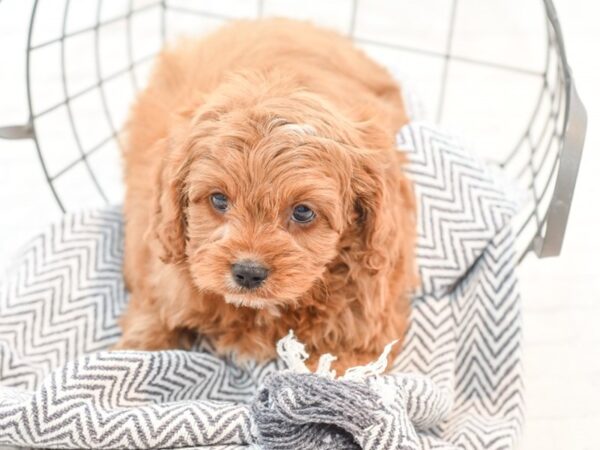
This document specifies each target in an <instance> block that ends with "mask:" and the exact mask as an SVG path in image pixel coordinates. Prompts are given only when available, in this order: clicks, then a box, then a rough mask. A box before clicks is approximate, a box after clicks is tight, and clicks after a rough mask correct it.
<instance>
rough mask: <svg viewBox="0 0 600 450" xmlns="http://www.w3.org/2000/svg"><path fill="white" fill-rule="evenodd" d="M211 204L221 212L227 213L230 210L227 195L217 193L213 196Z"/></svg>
mask: <svg viewBox="0 0 600 450" xmlns="http://www.w3.org/2000/svg"><path fill="white" fill-rule="evenodd" d="M210 203H211V204H212V205H213V208H215V209H216V210H217V211H219V212H225V211H227V209H229V199H228V198H227V197H226V196H225V194H221V193H220V192H217V193H216V194H211V196H210Z"/></svg>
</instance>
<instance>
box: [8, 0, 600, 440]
mask: <svg viewBox="0 0 600 450" xmlns="http://www.w3.org/2000/svg"><path fill="white" fill-rule="evenodd" d="M282 1H283V0H282ZM286 1H287V0H286ZM465 1H470V0H465ZM522 1H523V3H525V0H522ZM531 1H535V0H527V2H531ZM555 2H556V3H557V5H556V6H557V10H558V14H559V17H560V18H561V22H562V26H563V32H564V34H565V39H566V43H567V53H568V56H569V61H570V63H571V66H572V69H573V72H574V75H575V79H576V81H577V86H578V88H579V92H580V95H581V97H582V99H583V101H584V103H585V104H586V107H587V110H588V115H589V125H588V139H587V143H586V148H585V151H584V156H583V162H582V164H581V170H580V175H579V181H578V185H577V190H576V194H575V199H574V203H573V207H572V212H571V218H570V222H569V228H568V231H567V236H566V239H565V243H564V248H563V253H562V255H561V257H560V258H557V259H551V260H543V261H540V260H537V259H535V258H533V257H530V258H528V259H527V260H526V261H525V262H524V263H523V264H522V266H521V270H520V277H521V289H522V296H523V304H524V329H525V369H526V380H525V382H526V388H527V393H526V401H527V424H526V431H525V436H524V439H523V443H522V448H524V449H528V450H533V449H542V448H543V449H557V450H563V449H574V450H580V449H581V450H583V449H589V450H592V449H599V448H600V433H598V429H600V350H599V347H600V326H598V321H599V319H600V263H599V262H598V261H599V259H598V253H599V252H600V201H599V200H598V198H599V197H600V179H599V175H598V174H599V173H600V151H599V148H600V84H599V82H598V80H599V79H600V60H599V59H598V57H597V54H598V46H599V45H600V27H599V26H598V16H599V14H600V6H598V5H596V4H595V3H593V2H590V1H589V0H555ZM29 8H30V1H22V0H5V1H3V2H1V3H0V54H1V55H2V63H0V64H1V65H0V125H4V124H14V123H21V122H25V120H26V115H27V109H26V104H25V101H26V97H25V86H24V83H23V80H24V77H25V72H24V64H23V63H24V49H25V41H24V38H25V31H26V29H27V20H28V17H27V15H28V11H29ZM506 38H507V39H510V36H509V37H506ZM0 205H2V206H3V209H2V211H3V212H0V265H2V264H3V263H5V262H6V261H8V260H9V259H10V255H11V254H13V253H14V251H15V250H16V249H17V248H18V246H19V245H21V244H22V243H23V242H24V241H25V240H26V239H27V238H28V237H29V236H31V235H32V234H33V233H34V232H35V231H37V230H38V229H39V228H40V227H42V226H43V225H44V224H45V223H47V222H49V221H51V220H53V219H55V218H57V217H58V215H59V213H58V209H57V208H56V206H55V204H54V203H53V199H52V197H51V195H50V193H49V190H48V188H47V187H46V186H45V181H44V178H43V173H42V171H41V168H40V166H39V162H38V160H37V156H36V154H35V149H34V147H33V146H32V145H31V143H30V142H27V141H1V140H0Z"/></svg>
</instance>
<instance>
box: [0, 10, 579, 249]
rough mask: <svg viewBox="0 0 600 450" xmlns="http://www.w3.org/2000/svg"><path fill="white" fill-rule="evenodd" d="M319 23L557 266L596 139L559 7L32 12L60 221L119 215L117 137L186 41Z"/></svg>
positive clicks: (31, 52)
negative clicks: (400, 88)
mask: <svg viewBox="0 0 600 450" xmlns="http://www.w3.org/2000/svg"><path fill="white" fill-rule="evenodd" d="M272 15H277V16H289V17H296V18H301V19H309V20H312V21H314V22H316V23H320V24H322V25H325V26H328V27H331V28H335V29H337V30H339V31H341V32H342V33H345V34H347V35H348V36H350V37H352V38H353V39H354V41H355V42H356V43H357V45H359V46H361V47H362V48H364V49H365V50H366V51H367V53H369V54H370V55H371V56H372V57H374V58H375V59H377V60H379V61H380V62H382V63H383V64H384V65H386V66H388V67H389V68H390V69H391V70H392V72H393V73H395V74H397V75H398V76H399V78H400V79H401V80H402V82H403V83H404V84H405V86H410V87H409V88H407V89H408V91H409V92H411V93H413V94H415V96H416V97H419V98H420V99H421V105H422V107H421V108H419V110H420V113H418V114H417V115H419V116H420V117H421V118H424V119H428V120H434V121H436V122H438V123H441V124H442V125H444V126H446V127H447V128H451V129H452V130H455V131H457V132H459V133H462V134H463V135H464V136H469V137H470V140H471V141H472V142H471V143H472V147H473V148H475V149H482V151H484V153H483V155H482V156H483V157H484V158H485V159H486V160H488V161H489V162H490V164H491V165H492V166H493V167H496V168H498V169H499V170H498V172H499V174H501V177H502V178H503V179H505V180H506V186H507V189H510V190H512V191H513V193H514V194H516V196H517V198H519V199H520V208H519V211H520V212H519V214H518V216H517V217H516V219H515V223H514V228H515V230H516V233H517V235H518V239H517V242H518V245H519V248H518V249H517V252H518V255H519V257H520V258H523V257H524V256H525V255H526V254H527V253H528V252H529V251H530V250H534V251H535V253H536V254H537V255H538V256H540V257H545V256H553V255H558V254H559V253H560V248H561V244H562V240H563V237H564V233H565V228H566V223H567V217H568V213H569V207H570V204H571V199H572V196H573V191H574V187H575V181H576V177H577V170H578V166H579V162H580V158H581V152H582V148H583V141H584V137H585V131H586V114H585V110H584V108H583V105H582V103H581V101H580V99H579V97H578V95H577V92H576V90H575V85H574V83H573V78H572V75H571V72H570V70H569V67H568V65H567V60H566V54H565V48H564V44H563V39H562V35H561V30H560V25H559V22H558V19H557V17H556V13H555V10H554V7H553V4H552V2H551V0H495V1H488V2H481V1H480V0H419V1H418V2H414V1H409V0H399V1H395V2H390V1H387V0H369V1H367V0H329V1H327V2H320V1H317V0H313V1H311V2H304V1H300V0H220V1H212V2H200V1H193V0H187V1H186V0H162V1H134V0H129V1H124V0H123V1H118V2H117V1H115V0H104V1H103V0H77V1H75V0H35V1H34V4H33V10H32V13H31V21H30V28H29V34H28V42H27V93H28V101H29V121H28V123H27V124H25V125H22V126H8V127H2V128H0V137H4V138H9V139H10V138H12V139H23V138H27V139H32V140H33V141H34V143H35V146H36V149H37V152H38V155H39V159H40V162H41V164H42V167H43V170H44V174H45V176H46V179H47V182H48V186H49V188H50V189H51V191H52V193H53V195H54V198H55V199H56V203H57V205H58V207H60V208H61V209H62V210H63V211H66V210H71V209H75V208H81V207H91V206H95V205H101V204H105V203H119V202H121V201H122V196H123V186H122V180H121V160H120V150H119V146H120V141H121V140H122V139H121V129H122V127H123V125H124V121H125V120H126V116H127V112H128V108H129V106H130V104H131V102H132V100H133V98H134V97H135V94H136V92H137V91H138V90H139V89H140V88H142V87H143V86H144V83H145V80H146V79H147V77H148V73H149V70H150V68H151V65H152V60H153V58H154V56H155V55H156V54H157V52H158V51H159V50H160V48H162V46H163V45H164V44H165V42H167V41H170V40H171V39H173V38H174V37H175V36H177V35H180V34H182V33H185V34H193V35H201V34H203V33H206V32H208V31H211V30H213V29H215V28H217V27H218V26H220V25H221V24H223V23H224V22H226V21H228V20H232V19H240V18H256V17H264V16H272Z"/></svg>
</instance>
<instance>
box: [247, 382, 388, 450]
mask: <svg viewBox="0 0 600 450" xmlns="http://www.w3.org/2000/svg"><path fill="white" fill-rule="evenodd" d="M379 406H380V405H379V397H378V395H377V394H376V393H375V392H373V390H372V389H370V388H369V387H368V386H367V385H366V384H364V383H355V382H351V381H336V380H331V379H327V378H324V377H321V376H318V375H314V374H296V373H292V372H287V371H286V372H281V373H273V374H271V375H269V376H268V377H267V378H266V380H265V383H264V385H263V386H262V388H261V389H260V390H259V391H258V393H257V395H256V397H255V399H254V402H253V403H252V407H251V413H252V415H253V419H254V423H255V426H256V432H257V441H258V443H259V445H261V446H262V447H263V448H264V449H265V450H267V449H273V450H285V449H291V448H294V449H299V450H301V449H315V450H321V449H353V448H359V446H358V443H357V442H356V440H355V438H354V436H359V435H360V434H361V433H362V431H363V430H364V429H366V428H368V427H370V426H371V425H373V423H374V422H375V420H376V419H375V414H376V411H377V410H378V409H379Z"/></svg>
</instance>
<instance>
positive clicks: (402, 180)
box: [353, 149, 416, 276]
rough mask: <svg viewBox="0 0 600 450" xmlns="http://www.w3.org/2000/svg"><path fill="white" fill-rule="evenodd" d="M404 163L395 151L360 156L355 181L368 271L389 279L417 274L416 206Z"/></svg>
mask: <svg viewBox="0 0 600 450" xmlns="http://www.w3.org/2000/svg"><path fill="white" fill-rule="evenodd" d="M402 162H403V159H402V155H401V154H400V153H399V152H397V151H395V150H393V149H390V150H383V149H379V150H375V151H373V152H364V153H363V152H360V154H359V155H358V157H357V159H356V162H355V164H356V168H355V171H354V179H353V190H354V194H355V203H354V208H355V210H356V218H357V219H356V220H357V223H356V225H355V229H356V230H357V232H358V234H359V236H360V241H361V243H362V246H361V247H362V248H361V251H360V257H361V260H362V266H363V267H364V268H365V269H367V270H370V271H372V272H384V273H387V274H388V275H389V271H397V270H398V269H400V270H399V272H400V273H405V274H406V275H408V276H410V275H412V272H413V271H414V268H412V267H411V265H412V263H413V252H414V248H413V247H414V240H415V227H416V226H415V202H414V197H413V193H412V187H411V185H410V182H409V181H408V179H407V178H406V176H405V174H404V173H403V170H402ZM403 269H404V270H403Z"/></svg>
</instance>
